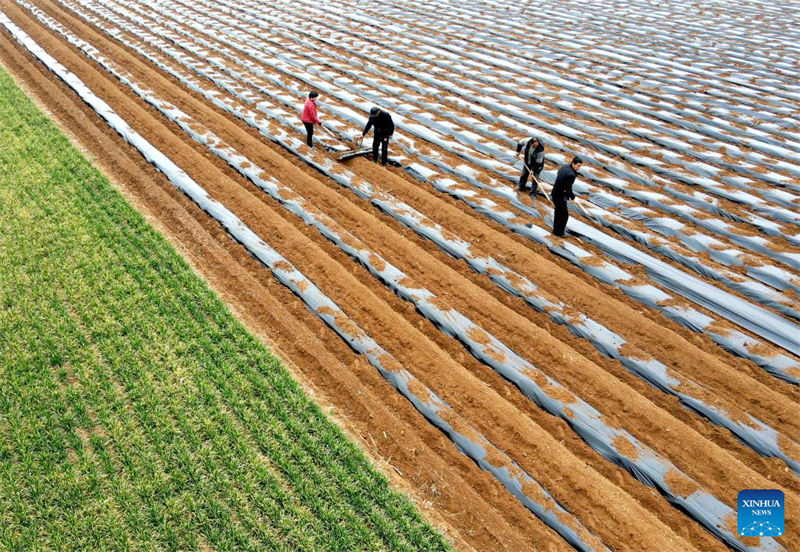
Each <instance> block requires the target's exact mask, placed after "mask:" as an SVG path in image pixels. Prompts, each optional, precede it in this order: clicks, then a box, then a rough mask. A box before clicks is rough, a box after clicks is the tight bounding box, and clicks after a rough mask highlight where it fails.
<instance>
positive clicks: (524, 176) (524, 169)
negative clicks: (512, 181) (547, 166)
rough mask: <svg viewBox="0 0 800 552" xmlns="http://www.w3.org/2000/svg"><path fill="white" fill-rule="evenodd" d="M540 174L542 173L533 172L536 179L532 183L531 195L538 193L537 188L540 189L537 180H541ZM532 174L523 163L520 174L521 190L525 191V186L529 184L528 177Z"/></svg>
mask: <svg viewBox="0 0 800 552" xmlns="http://www.w3.org/2000/svg"><path fill="white" fill-rule="evenodd" d="M539 174H541V173H533V178H534V179H535V180H534V181H533V183H532V185H531V195H536V190H538V189H539V184H537V183H536V182H537V181H538V180H539ZM530 175H531V172H530V171H529V170H528V167H526V166H525V165H524V164H523V165H522V174H521V175H519V191H520V192H524V191H525V187H526V186H527V185H528V177H529V176H530Z"/></svg>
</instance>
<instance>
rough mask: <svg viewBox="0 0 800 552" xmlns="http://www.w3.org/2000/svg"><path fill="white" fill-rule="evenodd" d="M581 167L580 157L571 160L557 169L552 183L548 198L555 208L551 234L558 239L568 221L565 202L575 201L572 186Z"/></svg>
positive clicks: (567, 210)
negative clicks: (551, 199) (551, 200)
mask: <svg viewBox="0 0 800 552" xmlns="http://www.w3.org/2000/svg"><path fill="white" fill-rule="evenodd" d="M581 165H583V160H582V159H581V158H580V157H575V158H573V159H572V163H570V164H569V165H564V166H562V167H561V168H560V169H558V174H556V181H555V182H554V183H553V191H552V192H551V194H550V197H551V198H553V205H554V206H555V208H556V210H555V213H554V214H553V234H555V235H556V236H559V237H561V236H563V235H564V230H566V228H567V221H568V220H569V209H567V200H570V199H575V194H574V193H573V191H572V184H574V183H575V179H576V178H577V177H578V171H579V170H581Z"/></svg>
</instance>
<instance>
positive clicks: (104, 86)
mask: <svg viewBox="0 0 800 552" xmlns="http://www.w3.org/2000/svg"><path fill="white" fill-rule="evenodd" d="M799 12H800V7H799V6H798V5H796V4H792V3H781V4H780V5H777V4H776V5H775V6H772V5H770V4H768V3H741V5H739V6H738V7H737V8H736V9H735V10H734V9H732V8H729V7H726V5H725V4H724V3H719V2H712V1H702V2H693V3H689V2H684V1H676V0H673V1H671V2H666V3H664V2H646V1H643V0H642V1H638V0H626V1H624V2H611V1H602V2H593V3H591V5H589V4H586V3H582V2H571V1H567V2H560V1H559V2H555V1H553V2H549V1H548V2H543V3H537V4H528V3H522V4H520V3H518V2H511V1H510V0H497V1H492V2H489V1H484V2H455V1H451V0H421V1H417V2H413V3H407V2H400V1H396V2H395V1H389V2H380V3H377V2H360V1H356V0H347V1H342V2H319V1H312V0H293V1H291V2H289V1H275V2H267V1H259V0H241V1H235V2H234V1H232V0H158V1H153V2H143V1H133V0H104V1H102V2H95V1H92V0H63V1H61V0H60V1H43V0H30V1H28V0H7V1H4V2H3V3H2V4H0V14H4V17H3V18H2V19H0V36H2V41H0V59H2V62H3V63H4V64H5V65H6V66H7V67H8V68H9V70H10V71H11V72H12V73H13V74H14V75H15V76H16V77H17V79H18V80H19V81H20V82H21V83H23V84H24V85H26V86H27V89H28V91H29V92H30V93H31V94H32V95H33V96H34V97H36V98H37V99H38V100H39V102H40V103H41V104H43V105H44V106H45V107H46V108H47V109H48V110H49V111H50V112H51V113H52V115H53V117H54V118H55V119H56V120H57V121H58V122H59V123H60V124H61V125H62V127H63V128H65V129H66V130H67V131H69V132H70V133H71V134H72V135H73V137H74V139H75V140H77V142H79V143H80V144H81V146H82V147H83V148H85V149H86V150H87V151H88V152H90V153H91V154H92V155H93V156H94V157H95V158H96V161H97V163H98V164H99V165H100V166H101V167H102V168H103V169H104V170H105V172H106V173H107V174H109V175H110V176H111V177H112V178H113V180H114V181H115V182H116V184H117V185H118V186H119V187H120V189H122V190H123V192H124V193H125V194H126V197H128V198H129V199H130V201H132V202H133V203H134V204H135V205H136V206H137V207H138V208H139V209H140V210H141V211H142V212H144V213H145V214H146V216H147V217H148V218H149V220H151V221H152V222H153V223H154V224H155V225H156V226H157V227H158V228H159V229H160V230H161V231H162V232H163V233H164V234H165V235H166V236H167V237H168V238H169V239H170V241H171V242H172V243H173V244H175V245H176V246H177V247H178V248H179V250H180V251H181V252H182V253H183V254H184V256H185V257H186V258H187V259H188V260H189V261H190V262H191V263H192V265H193V266H194V267H195V268H196V269H197V270H198V271H199V272H200V273H201V274H202V275H203V276H204V277H205V278H206V279H207V280H208V281H209V282H210V283H211V285H212V286H213V287H214V289H216V290H217V291H218V292H219V293H220V294H221V295H222V296H223V298H224V299H225V300H226V301H227V302H228V303H229V304H230V305H231V306H232V307H233V309H234V310H235V311H236V312H237V313H238V314H239V315H240V317H241V318H242V319H243V320H244V321H245V322H246V324H247V325H248V327H249V328H250V329H252V330H253V331H255V332H256V333H257V334H258V335H260V336H261V337H262V338H263V339H264V340H265V341H266V342H267V343H269V344H270V345H271V346H272V347H273V349H274V350H275V351H276V352H277V353H278V354H280V356H281V357H282V358H283V359H284V360H285V361H286V362H287V364H288V365H289V366H290V367H291V368H292V370H293V372H294V375H295V376H296V377H297V378H298V379H299V380H300V381H301V382H302V383H303V384H304V385H305V386H306V388H307V389H309V390H311V391H312V392H313V393H314V396H315V398H316V399H317V400H319V402H320V403H321V404H323V405H325V406H326V407H327V409H328V410H329V411H330V412H331V413H332V415H333V416H334V418H335V419H337V421H338V422H339V423H340V425H342V426H343V427H344V428H345V429H346V430H347V431H348V432H349V434H350V435H351V436H352V437H353V438H355V439H356V440H358V441H359V442H360V444H361V445H362V446H363V447H364V449H365V450H366V451H367V452H368V454H370V455H371V457H372V458H373V459H375V460H376V461H377V462H378V463H379V464H380V465H382V466H383V467H384V469H385V471H386V472H387V473H389V475H390V476H391V477H392V478H393V480H394V481H395V483H396V485H397V486H398V487H399V488H402V489H404V490H406V491H408V492H409V493H410V494H411V495H412V497H414V499H415V500H416V502H417V503H418V504H419V506H420V508H421V509H422V510H423V512H425V513H426V514H427V515H428V516H429V519H431V520H432V521H433V523H434V524H435V525H437V526H438V527H440V528H441V529H442V530H443V531H444V532H445V534H446V535H447V536H448V537H449V538H451V539H452V540H453V541H454V542H455V543H456V545H457V546H458V547H460V548H464V549H470V548H474V549H477V550H515V551H519V550H563V549H570V548H571V547H574V548H577V549H581V550H604V549H611V550H637V551H638V550H659V551H668V550H674V551H688V550H698V551H701V550H702V551H711V550H725V549H727V548H729V547H731V548H734V549H737V550H783V549H786V550H798V549H800V537H799V536H798V535H799V534H800V533H798V530H799V529H800V518H798V517H797V512H800V480H799V479H798V478H799V477H800V444H798V443H800V388H799V387H798V385H800V326H799V325H798V321H799V320H800V165H799V164H796V159H797V156H798V154H800V116H798V113H800V91H798V88H797V82H798V77H800V48H798V46H797V44H798V42H800V41H799V40H798V39H800V32H799V31H798V28H797V26H796V25H795V26H794V27H792V23H791V22H792V20H794V21H796V20H797V17H798V13H799ZM43 52H46V54H49V56H51V57H49V61H48V58H46V57H45V56H43ZM53 60H54V61H55V62H57V63H59V64H61V66H62V67H61V69H56V68H55V66H54V65H53V63H52V61H53ZM65 75H70V77H69V78H67V77H65ZM72 77H75V79H73V78H72ZM78 79H79V81H78ZM76 82H81V83H82V84H83V85H85V87H84V88H85V89H86V90H89V91H90V92H91V93H92V94H93V95H95V96H96V97H97V98H99V99H101V100H103V101H104V102H105V103H106V104H107V106H110V109H111V110H113V112H114V113H115V114H116V115H117V116H118V117H119V118H121V120H122V121H124V123H127V125H128V126H129V128H130V129H131V131H132V132H134V133H136V134H137V136H139V137H140V138H142V139H143V140H142V141H140V142H137V141H136V140H132V139H131V138H130V133H128V134H126V133H125V132H123V131H121V130H120V127H119V126H117V127H113V128H112V126H113V124H114V123H113V121H111V120H110V119H109V117H108V116H107V114H106V115H103V116H102V117H101V116H100V115H99V114H98V113H99V111H102V110H98V107H97V105H96V104H93V103H91V102H90V101H89V100H88V99H87V95H86V91H85V90H84V89H83V88H81V87H80V86H78V85H76ZM310 89H316V90H319V92H320V94H321V97H320V99H319V102H318V106H319V110H320V115H321V118H322V121H323V125H324V126H325V128H326V129H327V131H328V132H327V133H325V132H317V133H316V137H315V139H316V140H317V143H316V147H314V148H313V149H312V148H308V147H307V146H306V145H305V136H304V134H303V130H302V123H301V122H300V119H299V115H300V110H301V109H302V106H303V102H304V99H305V96H306V94H307V92H308V91H309V90H310ZM82 90H83V92H82ZM375 104H377V105H381V106H382V107H383V108H385V109H386V110H388V111H389V112H390V113H391V114H392V116H393V118H394V122H395V125H396V127H397V130H396V133H395V135H394V137H393V139H392V140H391V143H390V152H389V158H390V163H389V165H388V166H386V167H382V166H380V165H379V164H374V163H372V161H371V160H370V159H369V156H367V157H358V158H354V159H351V160H348V161H344V162H340V161H337V159H336V154H337V153H338V152H340V151H343V150H346V149H349V148H350V147H351V146H352V139H353V138H354V137H360V132H361V128H362V127H363V124H364V123H365V122H366V113H367V112H368V111H369V108H370V107H371V106H372V105H375ZM110 124H111V125H112V126H109V125H110ZM126 132H127V131H126ZM533 135H536V136H538V137H539V138H540V139H541V140H542V141H543V142H544V143H545V145H546V166H545V170H544V172H543V173H542V180H543V186H544V187H546V188H549V186H550V185H552V182H553V180H554V178H555V173H556V171H557V170H558V168H559V166H561V165H562V164H564V163H566V162H568V161H569V160H570V159H571V158H572V157H573V156H574V155H580V156H582V157H583V159H584V165H583V169H582V170H581V174H580V175H579V178H578V181H577V183H576V185H575V191H576V194H577V196H578V197H579V198H580V202H579V203H578V204H577V205H573V207H574V211H573V214H572V218H571V219H570V221H569V225H568V235H567V237H565V238H557V237H555V236H553V235H552V234H551V233H550V229H551V224H552V207H551V206H550V203H549V202H548V199H547V198H546V197H544V196H539V197H538V198H536V199H532V198H530V197H529V196H528V195H527V194H518V193H517V192H516V180H517V178H518V176H519V170H520V168H521V163H520V162H519V161H518V160H517V159H516V158H515V156H514V155H515V147H516V143H517V141H518V140H520V139H521V138H524V137H527V136H533ZM145 141H146V143H147V144H149V147H150V148H151V149H147V148H144V149H143V147H141V145H140V143H143V142H145ZM156 150H157V151H158V152H160V153H161V154H163V160H162V161H161V162H159V161H158V159H161V158H158V159H156V158H154V156H153V155H151V154H149V153H148V152H150V153H152V151H156ZM143 153H144V154H145V155H144V156H143ZM164 160H168V161H169V162H170V163H172V164H174V166H175V167H177V169H180V170H182V171H184V172H185V174H178V173H177V172H170V170H169V169H167V168H165V166H166V165H165V164H164V163H166V161H164ZM159 163H160V164H159ZM170 166H172V165H170ZM184 177H186V178H184ZM198 190H201V191H202V193H201V192H200V191H198ZM203 194H205V195H203ZM223 207H224V212H223V209H222V208H223ZM773 488H775V489H780V490H782V491H783V492H784V493H785V498H786V512H787V519H786V534H785V535H781V536H779V537H777V538H772V537H770V536H763V537H761V536H759V537H742V536H740V535H739V534H738V532H737V529H736V500H737V494H738V492H739V491H740V490H742V489H773Z"/></svg>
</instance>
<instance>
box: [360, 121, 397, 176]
mask: <svg viewBox="0 0 800 552" xmlns="http://www.w3.org/2000/svg"><path fill="white" fill-rule="evenodd" d="M373 127H374V128H375V137H374V138H373V140H372V161H374V162H376V163H377V162H378V148H380V149H381V165H386V161H387V159H388V158H389V139H390V138H391V137H392V135H393V134H394V121H392V116H391V115H389V113H388V112H387V111H384V110H383V109H381V108H380V107H373V108H372V109H370V110H369V121H367V126H365V127H364V132H363V133H361V139H362V140H363V139H364V136H366V135H367V133H368V132H369V129H371V128H373Z"/></svg>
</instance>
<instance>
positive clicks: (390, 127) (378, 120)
mask: <svg viewBox="0 0 800 552" xmlns="http://www.w3.org/2000/svg"><path fill="white" fill-rule="evenodd" d="M373 126H374V127H375V138H386V137H387V136H391V135H392V134H394V121H392V116H391V115H389V113H388V112H386V111H384V110H382V109H381V111H380V112H379V113H378V114H377V115H376V116H374V117H370V118H369V121H367V126H365V127H364V132H363V133H362V136H366V134H367V132H369V129H371V128H372V127H373Z"/></svg>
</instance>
